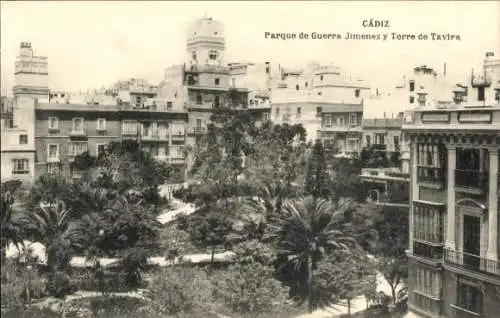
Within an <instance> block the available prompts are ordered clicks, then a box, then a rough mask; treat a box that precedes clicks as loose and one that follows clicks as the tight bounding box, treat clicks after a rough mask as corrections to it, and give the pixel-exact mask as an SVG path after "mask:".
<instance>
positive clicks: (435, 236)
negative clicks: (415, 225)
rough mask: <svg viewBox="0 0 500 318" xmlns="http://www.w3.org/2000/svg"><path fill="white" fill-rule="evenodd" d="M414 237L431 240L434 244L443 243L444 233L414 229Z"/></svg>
mask: <svg viewBox="0 0 500 318" xmlns="http://www.w3.org/2000/svg"><path fill="white" fill-rule="evenodd" d="M413 238H414V239H416V240H421V241H426V242H430V243H432V244H442V243H443V233H430V232H428V231H423V230H415V231H413Z"/></svg>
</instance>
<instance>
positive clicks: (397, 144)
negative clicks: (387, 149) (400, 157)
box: [394, 136, 399, 148]
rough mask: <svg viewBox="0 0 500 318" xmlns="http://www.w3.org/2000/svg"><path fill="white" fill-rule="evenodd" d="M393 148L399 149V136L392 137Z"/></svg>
mask: <svg viewBox="0 0 500 318" xmlns="http://www.w3.org/2000/svg"><path fill="white" fill-rule="evenodd" d="M394 147H396V148H397V147H399V136H394Z"/></svg>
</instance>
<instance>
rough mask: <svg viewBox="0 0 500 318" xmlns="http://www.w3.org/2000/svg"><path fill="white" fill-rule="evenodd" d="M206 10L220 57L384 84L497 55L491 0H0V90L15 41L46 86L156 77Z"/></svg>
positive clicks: (9, 76) (465, 67)
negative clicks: (40, 64) (273, 35)
mask: <svg viewBox="0 0 500 318" xmlns="http://www.w3.org/2000/svg"><path fill="white" fill-rule="evenodd" d="M408 8H410V10H408ZM205 14H207V15H208V16H210V17H212V18H213V19H214V20H218V21H221V22H223V23H224V26H225V35H226V51H225V52H226V53H225V56H226V59H225V62H226V63H230V62H247V61H248V62H264V61H270V62H271V63H276V64H278V63H279V64H281V65H282V66H285V65H286V66H289V67H296V66H303V65H304V64H306V63H307V62H308V61H310V60H318V61H321V62H324V63H333V64H336V65H338V66H340V67H341V69H342V70H343V71H345V72H349V73H351V74H352V75H353V76H356V75H359V76H361V78H363V79H365V80H366V81H367V82H368V84H369V85H370V86H371V87H372V88H381V89H388V88H389V87H390V86H393V85H395V84H397V82H398V81H399V80H400V79H401V78H402V76H403V75H405V74H408V73H409V72H410V71H411V70H412V68H413V67H415V66H417V65H424V64H425V65H429V66H432V67H434V68H435V69H436V70H437V71H438V72H439V73H441V72H442V69H443V65H444V63H446V65H447V74H448V75H449V76H450V77H453V78H457V81H460V80H461V79H463V80H465V78H466V76H467V75H468V74H470V70H471V69H472V68H474V69H475V70H477V69H479V68H480V67H481V66H482V61H483V59H484V54H485V53H486V52H488V51H492V52H494V53H495V56H498V55H500V41H499V39H500V2H496V1H487V2H467V1H461V2H449V1H448V2H432V3H428V2H423V1H422V2H412V1H408V2H404V3H400V2H398V3H396V2H383V1H377V2H361V1H359V2H351V3H347V2H345V1H336V2H315V3H312V2H284V1H280V2H267V3H265V4H264V2H253V3H252V2H187V3H180V2H104V1H103V2H76V1H75V2H57V3H56V2H48V1H47V2H38V3H37V2H28V1H26V2H1V22H0V23H1V29H2V33H1V51H2V54H1V66H2V71H1V77H2V86H1V90H2V95H11V89H12V85H13V79H14V75H13V70H14V62H15V58H16V56H17V55H18V53H19V43H20V42H31V43H32V46H33V49H34V52H35V54H36V55H41V56H47V57H48V59H49V86H50V88H51V89H54V90H58V89H61V90H66V91H77V90H86V89H92V88H100V87H102V86H105V87H107V86H110V85H112V84H113V83H115V82H116V81H118V80H121V79H124V78H144V79H146V80H148V81H149V82H150V83H151V84H153V85H157V84H158V83H159V82H160V81H161V80H162V79H163V73H164V69H165V68H166V67H168V66H171V65H176V64H181V63H183V62H184V60H185V56H186V54H185V50H186V48H185V42H186V40H185V35H186V29H187V27H188V25H189V23H190V22H192V21H194V20H195V19H197V18H200V17H202V16H203V15H205ZM49 16H50V18H49ZM69 17H70V18H69ZM370 18H375V19H380V20H388V21H390V24H391V28H390V29H389V30H388V31H387V30H383V29H378V30H374V28H364V27H363V26H362V21H363V20H366V19H370ZM131 21H132V22H134V23H131ZM468 21H470V22H468ZM265 32H286V33H297V34H298V33H300V32H309V33H312V32H320V33H323V32H325V33H340V34H342V35H343V34H345V33H347V32H350V33H374V32H398V33H419V32H429V33H430V32H436V33H450V34H457V35H459V36H460V37H461V41H416V40H414V41H373V40H352V41H349V40H312V39H309V40H298V39H295V40H285V41H284V40H276V39H266V38H265ZM249 46H250V48H249ZM291 53H292V54H291ZM380 74H384V76H383V77H381V76H380Z"/></svg>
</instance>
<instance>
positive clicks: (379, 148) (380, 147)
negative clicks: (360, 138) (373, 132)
mask: <svg viewBox="0 0 500 318" xmlns="http://www.w3.org/2000/svg"><path fill="white" fill-rule="evenodd" d="M373 150H377V151H386V150H387V145H385V144H373Z"/></svg>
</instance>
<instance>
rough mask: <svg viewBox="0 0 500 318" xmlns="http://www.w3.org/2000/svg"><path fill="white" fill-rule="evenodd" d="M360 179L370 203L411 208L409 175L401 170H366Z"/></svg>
mask: <svg viewBox="0 0 500 318" xmlns="http://www.w3.org/2000/svg"><path fill="white" fill-rule="evenodd" d="M360 177H361V182H362V183H363V184H364V187H365V189H366V191H367V198H368V201H370V202H373V203H375V204H378V205H393V206H400V207H409V201H410V199H409V196H408V194H409V185H410V175H409V173H405V172H401V170H400V169H399V168H365V169H362V171H361V175H360Z"/></svg>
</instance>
